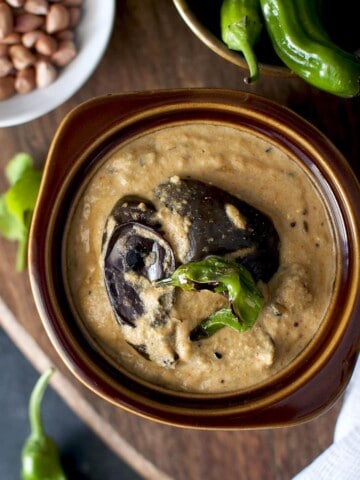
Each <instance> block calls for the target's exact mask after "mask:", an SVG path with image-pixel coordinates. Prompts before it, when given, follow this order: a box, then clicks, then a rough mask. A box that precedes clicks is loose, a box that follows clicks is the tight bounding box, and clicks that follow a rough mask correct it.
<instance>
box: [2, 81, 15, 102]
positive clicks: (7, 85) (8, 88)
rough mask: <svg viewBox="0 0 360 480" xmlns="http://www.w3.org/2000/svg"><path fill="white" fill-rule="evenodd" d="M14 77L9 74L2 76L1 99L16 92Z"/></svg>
mask: <svg viewBox="0 0 360 480" xmlns="http://www.w3.org/2000/svg"><path fill="white" fill-rule="evenodd" d="M14 83H15V79H14V77H11V76H8V77H3V78H0V100H5V99H6V98H9V97H12V96H13V95H14V93H15V87H14Z"/></svg>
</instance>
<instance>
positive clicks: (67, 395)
mask: <svg viewBox="0 0 360 480" xmlns="http://www.w3.org/2000/svg"><path fill="white" fill-rule="evenodd" d="M243 77H244V72H242V71H241V70H239V69H238V68H237V67H235V66H233V65H231V64H228V63H226V62H225V61H224V60H223V59H221V58H220V57H218V56H217V55H216V54H215V53H213V52H212V51H210V50H209V49H208V48H207V47H205V46H204V45H203V44H202V43H201V42H200V41H199V40H198V39H197V38H196V37H195V36H194V34H193V33H192V32H191V31H190V30H189V29H188V27H187V26H186V25H185V24H184V23H183V21H182V20H181V18H180V17H179V15H178V13H177V11H176V9H175V7H174V6H173V4H172V2H171V1H170V0H123V1H118V2H117V14H116V22H115V26H114V31H113V35H112V37H111V41H110V44H109V46H108V49H107V51H106V53H105V56H104V57H103V60H102V61H101V63H100V65H99V67H98V68H97V70H96V71H95V72H94V74H93V75H92V77H91V78H90V79H89V80H88V81H87V83H86V84H85V85H84V86H83V87H82V89H81V90H80V91H78V92H77V93H76V95H74V96H73V97H72V98H71V99H70V100H69V101H67V102H66V103H65V104H63V105H62V106H61V107H59V108H57V109H56V110H55V111H53V112H51V113H49V114H47V115H45V116H43V117H41V118H39V119H37V120H35V121H32V122H30V123H27V124H26V125H21V126H16V127H8V128H2V129H0V146H1V149H0V151H1V156H0V167H1V171H3V167H4V165H5V164H6V162H7V161H8V160H9V159H10V158H11V157H12V156H13V155H14V154H15V153H17V152H19V151H26V152H29V153H30V154H31V155H33V156H34V158H35V159H36V162H37V166H38V167H41V166H42V165H43V164H44V161H45V157H46V153H47V150H48V148H49V145H50V142H51V139H52V137H53V135H54V132H55V130H56V128H57V126H58V125H59V122H60V121H61V119H62V118H63V117H64V115H65V114H66V113H68V112H69V111H70V110H71V109H72V108H73V107H75V106H76V105H78V104H79V103H81V102H83V101H85V100H87V99H89V98H92V97H94V96H97V95H103V94H107V93H120V92H129V91H139V90H152V89H159V88H179V87H226V88H234V89H243V90H248V91H252V92H254V93H257V94H260V95H264V96H266V97H268V98H270V99H273V100H275V101H277V102H278V103H281V104H283V105H286V106H288V107H289V108H291V109H292V110H294V111H295V112H297V113H299V114H300V115H302V116H303V117H304V118H306V119H307V120H309V121H310V122H311V123H313V124H314V125H315V126H317V127H318V128H319V129H320V130H321V131H322V132H323V133H324V134H326V135H327V136H328V137H329V138H330V139H331V140H332V142H333V143H334V144H335V145H336V146H337V147H338V148H339V149H340V151H341V152H342V153H343V154H344V155H345V157H346V158H347V160H348V161H349V162H350V164H351V165H352V167H353V168H354V170H355V172H356V173H357V174H358V175H359V174H360V135H359V118H360V115H359V114H360V101H359V99H352V100H343V99H338V98H335V97H333V96H330V95H328V94H326V93H323V92H320V91H318V90H315V89H313V88H311V87H310V86H308V85H306V84H304V82H302V81H301V80H300V79H297V78H295V79H275V78H262V79H261V80H260V81H259V83H258V84H257V85H256V86H251V87H250V86H246V85H245V84H244V83H243ZM1 108H2V107H1V104H0V109H1ZM6 186H7V185H6V180H5V178H4V176H3V174H1V175H0V189H1V191H3V190H4V189H5V188H6ZM15 253H16V247H15V245H14V244H12V243H9V242H7V241H5V240H1V243H0V258H1V261H0V292H1V298H0V324H1V325H2V327H3V328H4V329H5V331H6V332H7V333H8V334H9V336H10V337H11V338H12V340H13V341H14V342H15V344H16V345H17V346H18V347H19V348H20V349H21V350H22V351H23V353H24V354H25V355H26V356H27V357H28V359H29V360H30V361H31V362H32V363H33V364H34V365H35V367H37V368H38V369H39V370H43V369H44V368H46V366H47V365H48V364H50V363H51V364H54V365H55V366H56V367H57V370H58V372H57V375H55V376H54V378H53V382H52V384H53V386H54V388H55V389H56V390H57V391H58V392H59V394H60V395H61V396H62V397H63V398H64V400H65V401H66V402H67V403H68V404H69V405H70V407H71V408H72V409H73V410H74V411H75V412H76V413H77V414H78V415H79V416H80V417H81V418H82V419H83V420H85V422H86V423H87V424H88V425H89V426H90V427H91V428H92V429H93V430H94V431H95V432H96V433H97V434H98V435H99V436H100V437H101V438H102V439H103V440H104V442H106V443H107V444H108V445H109V446H110V447H111V448H112V449H113V450H114V451H115V452H116V453H117V454H118V455H119V456H120V457H122V458H123V459H124V460H125V461H127V462H128V463H129V464H130V465H131V466H132V467H133V468H134V469H136V470H137V471H138V472H139V473H140V474H141V475H142V476H143V477H144V478H149V479H156V480H161V479H176V480H183V479H188V480H191V479H194V480H198V479H205V478H206V479H207V480H218V479H219V478H223V479H226V480H232V479H234V480H235V479H242V480H259V479H262V480H275V479H276V480H287V479H290V478H291V477H292V476H293V475H294V474H296V473H297V472H298V471H299V470H301V469H302V468H303V467H305V466H306V465H307V464H308V463H309V462H311V461H312V460H313V459H314V458H315V457H316V456H317V455H319V454H320V453H321V452H322V451H323V450H324V449H325V448H326V447H327V446H328V445H329V444H330V443H331V439H332V433H333V428H334V424H335V421H336V417H337V414H338V411H339V408H340V402H338V404H337V405H335V407H333V408H332V409H331V410H330V411H328V412H326V413H324V414H323V415H322V416H321V417H319V418H317V419H315V420H312V421H310V422H308V423H306V424H302V425H300V426H296V427H291V428H281V429H272V430H261V431H217V432H215V431H198V430H191V429H178V428H175V427H171V426H166V425H160V424H156V423H153V422H151V421H149V420H146V419H142V418H140V417H136V416H134V415H132V414H130V413H127V412H124V411H122V410H120V409H117V408H116V407H114V406H112V405H109V404H107V403H106V402H105V401H104V400H102V399H100V398H98V397H96V396H95V395H94V394H93V393H92V392H91V391H88V390H87V389H86V388H84V387H83V386H82V385H80V384H79V383H78V382H77V381H76V380H75V378H73V376H72V374H71V373H70V372H68V371H67V370H66V369H65V368H64V366H63V364H62V362H61V360H60V358H59V357H58V355H57V354H56V352H55V351H54V349H53V348H52V346H51V344H50V342H49V340H48V338H47V336H46V334H45V332H44V330H43V327H42V325H41V322H40V320H39V317H38V315H37V312H36V309H35V306H34V302H33V299H32V294H31V290H30V286H29V281H28V277H27V272H24V273H22V274H19V273H16V271H15V267H14V265H15Z"/></svg>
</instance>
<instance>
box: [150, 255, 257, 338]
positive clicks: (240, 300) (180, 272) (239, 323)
mask: <svg viewBox="0 0 360 480" xmlns="http://www.w3.org/2000/svg"><path fill="white" fill-rule="evenodd" d="M196 284H206V285H207V286H210V287H212V288H213V289H214V291H215V292H217V293H222V294H225V295H226V296H227V297H228V299H229V302H230V307H228V308H223V309H221V310H218V311H217V312H215V313H214V314H212V315H211V316H210V317H208V318H206V319H205V320H203V321H202V322H201V323H200V325H198V326H197V327H196V329H195V330H193V332H192V333H191V335H190V338H191V339H192V340H195V339H198V338H200V337H202V338H203V337H209V336H211V335H213V334H214V333H215V332H217V331H218V330H219V329H220V328H222V327H224V326H229V327H231V328H233V329H235V330H237V331H239V332H244V331H246V330H248V329H250V328H251V327H252V326H253V325H254V323H255V321H256V319H257V318H258V315H259V313H260V311H261V308H262V306H263V297H262V294H261V291H260V290H259V289H258V287H257V286H256V284H255V282H254V280H253V278H252V276H251V274H250V272H249V271H248V270H246V268H244V267H243V266H242V265H239V264H238V263H236V262H231V261H227V260H224V259H223V258H221V257H216V256H209V257H206V258H204V259H203V260H200V261H198V262H189V263H185V264H183V265H180V267H178V268H177V269H176V270H175V272H174V273H173V274H172V275H171V277H169V278H165V279H162V280H159V281H158V282H157V285H172V286H175V287H179V288H181V289H182V290H193V289H195V288H196Z"/></svg>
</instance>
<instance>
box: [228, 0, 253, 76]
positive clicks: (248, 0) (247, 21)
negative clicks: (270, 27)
mask: <svg viewBox="0 0 360 480" xmlns="http://www.w3.org/2000/svg"><path fill="white" fill-rule="evenodd" d="M260 15H261V10H260V5H259V0H224V1H223V3H222V5H221V10H220V24H221V37H222V40H223V42H224V43H225V44H226V45H227V46H228V47H229V48H230V49H231V50H238V51H240V52H242V54H243V55H244V57H245V60H246V62H247V64H248V66H249V70H250V77H249V78H248V79H245V81H247V82H249V83H250V82H255V81H256V80H257V78H258V76H259V66H258V62H257V59H256V55H255V53H254V45H255V43H256V42H257V40H258V39H259V37H260V33H261V30H262V21H261V17H260Z"/></svg>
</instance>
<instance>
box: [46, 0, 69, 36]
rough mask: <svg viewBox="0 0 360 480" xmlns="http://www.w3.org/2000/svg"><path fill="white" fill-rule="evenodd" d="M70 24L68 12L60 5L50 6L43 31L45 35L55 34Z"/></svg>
mask: <svg viewBox="0 0 360 480" xmlns="http://www.w3.org/2000/svg"><path fill="white" fill-rule="evenodd" d="M69 24H70V15H69V10H68V9H67V8H66V7H64V6H63V5H60V4H54V5H51V7H50V9H49V13H48V14H47V16H46V24H45V30H46V31H47V33H55V32H59V31H60V30H65V29H66V28H68V26H69Z"/></svg>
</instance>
